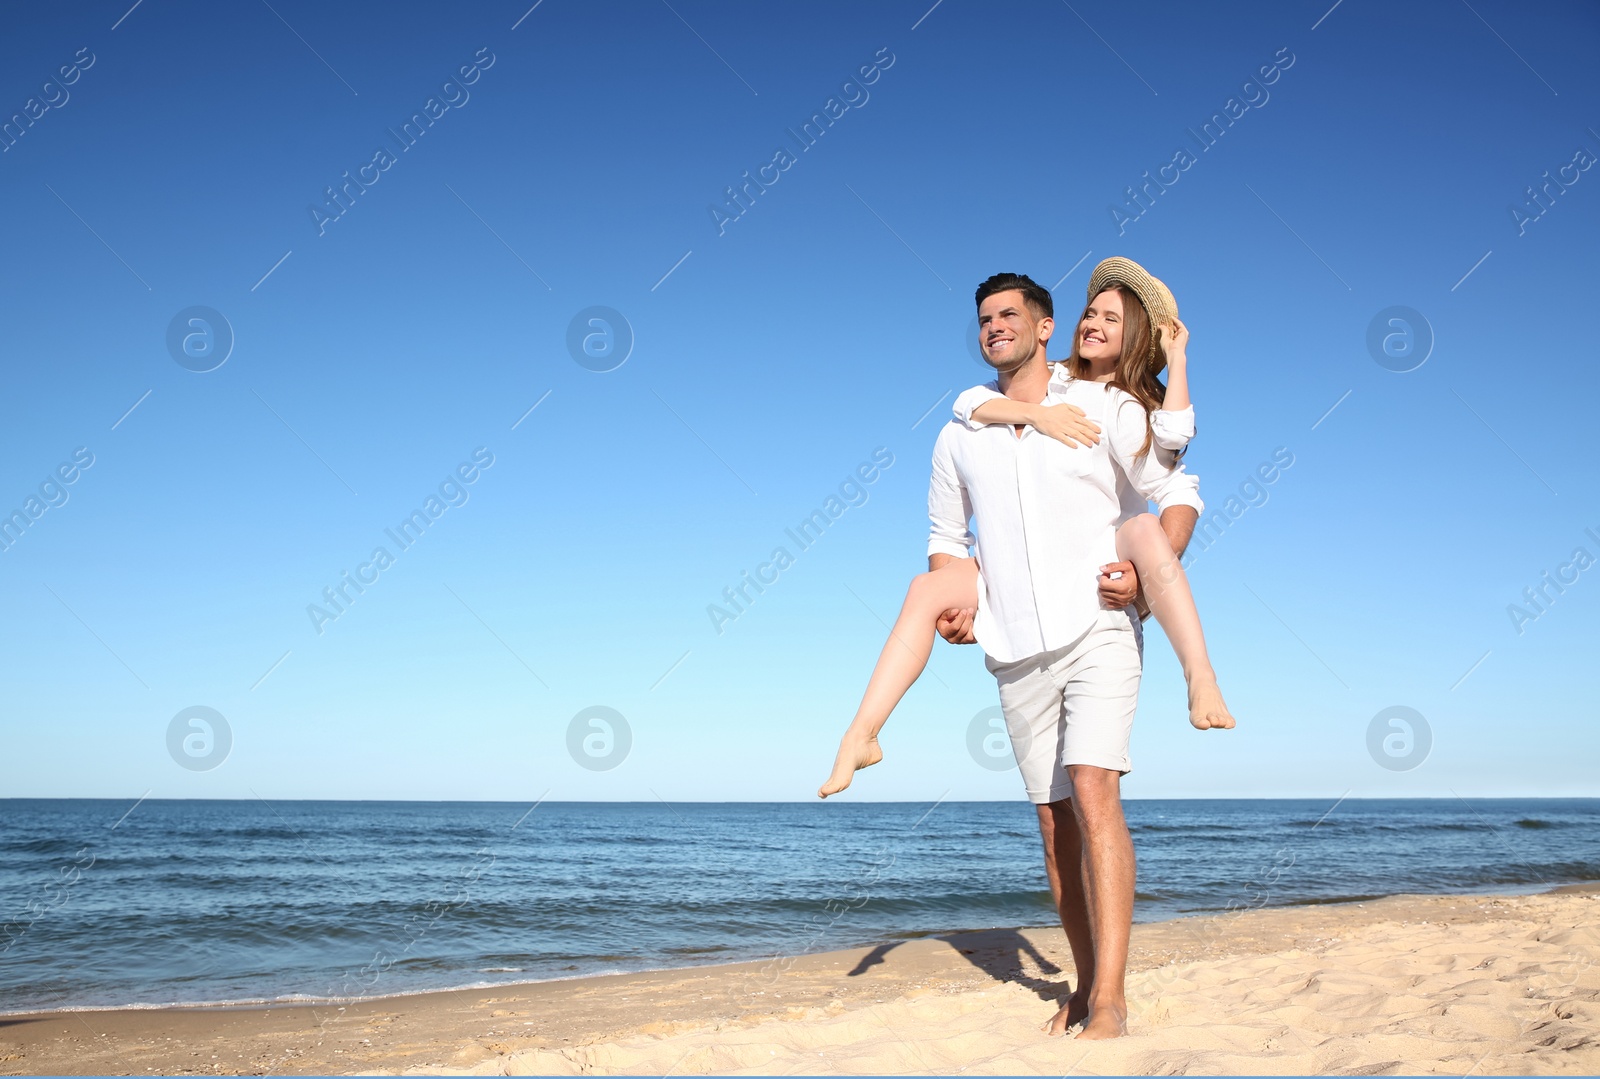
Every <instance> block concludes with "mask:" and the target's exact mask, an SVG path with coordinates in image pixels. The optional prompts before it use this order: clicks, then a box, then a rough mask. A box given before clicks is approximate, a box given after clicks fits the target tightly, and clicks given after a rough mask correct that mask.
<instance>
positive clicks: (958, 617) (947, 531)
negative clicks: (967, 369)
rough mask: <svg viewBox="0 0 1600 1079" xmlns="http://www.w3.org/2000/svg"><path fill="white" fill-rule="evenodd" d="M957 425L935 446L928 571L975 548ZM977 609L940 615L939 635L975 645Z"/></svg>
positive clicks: (929, 499) (930, 484) (931, 489)
mask: <svg viewBox="0 0 1600 1079" xmlns="http://www.w3.org/2000/svg"><path fill="white" fill-rule="evenodd" d="M951 430H953V428H950V427H947V428H946V429H945V431H944V432H941V433H940V435H939V440H938V441H937V442H935V443H934V445H933V471H932V474H931V476H930V477H929V479H928V523H929V529H928V570H929V572H932V571H934V570H936V569H938V568H940V567H941V566H945V565H948V564H950V563H951V562H954V561H955V560H956V559H958V558H961V557H963V556H965V555H966V554H967V553H968V551H969V550H970V549H971V547H972V543H973V536H972V532H971V530H970V529H968V528H967V522H968V521H969V520H971V518H972V500H971V499H970V498H968V497H967V492H966V489H965V488H964V487H963V486H962V485H961V478H960V476H959V475H957V473H956V468H955V460H954V458H953V457H952V456H951V453H950V446H949V443H948V441H947V439H948V438H949V437H950V435H949V432H950V431H951ZM976 613H977V612H976V611H971V610H968V611H946V612H944V613H943V614H941V615H940V616H939V621H938V623H937V628H938V631H939V636H941V637H943V638H944V639H945V640H947V641H949V642H950V643H951V644H975V643H976V642H977V638H976V637H974V636H973V634H972V616H973V615H974V614H976Z"/></svg>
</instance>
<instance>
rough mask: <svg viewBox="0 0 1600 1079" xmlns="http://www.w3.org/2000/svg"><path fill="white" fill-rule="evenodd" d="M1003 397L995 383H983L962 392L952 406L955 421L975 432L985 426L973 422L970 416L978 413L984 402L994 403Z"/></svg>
mask: <svg viewBox="0 0 1600 1079" xmlns="http://www.w3.org/2000/svg"><path fill="white" fill-rule="evenodd" d="M1004 396H1005V394H1003V393H1001V392H1000V384H999V383H997V382H985V383H984V384H983V385H982V386H974V387H972V388H971V389H970V390H962V391H961V396H960V397H957V398H956V403H955V406H954V411H955V414H956V419H958V420H960V421H961V422H962V424H964V425H965V426H966V427H968V428H969V429H971V430H973V431H976V430H978V428H980V427H983V426H985V425H984V424H981V423H978V422H976V421H975V420H973V418H972V414H973V413H974V412H976V411H978V409H979V407H981V406H982V405H983V404H984V402H986V401H994V400H997V399H999V398H1001V397H1004Z"/></svg>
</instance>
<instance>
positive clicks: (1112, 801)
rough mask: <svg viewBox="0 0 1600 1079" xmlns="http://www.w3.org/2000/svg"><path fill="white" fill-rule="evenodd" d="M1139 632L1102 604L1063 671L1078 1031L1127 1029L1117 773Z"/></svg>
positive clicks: (1129, 868) (1100, 1033) (1123, 853)
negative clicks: (1077, 929) (1075, 863)
mask: <svg viewBox="0 0 1600 1079" xmlns="http://www.w3.org/2000/svg"><path fill="white" fill-rule="evenodd" d="M1142 657H1143V635H1142V634H1141V633H1140V632H1139V631H1138V629H1137V623H1135V622H1133V620H1132V618H1131V616H1130V615H1129V614H1128V613H1127V612H1126V611H1115V612H1113V611H1107V612H1105V613H1104V614H1102V616H1101V618H1100V622H1099V624H1098V625H1097V627H1096V628H1095V630H1094V631H1092V632H1091V633H1090V634H1088V635H1087V636H1086V637H1085V638H1084V640H1083V641H1082V642H1080V644H1079V646H1078V647H1077V648H1075V649H1074V650H1073V655H1072V656H1071V658H1070V660H1069V661H1068V663H1067V664H1066V665H1065V669H1064V670H1063V672H1062V673H1064V674H1065V675H1066V679H1065V685H1064V687H1063V692H1062V700H1063V706H1064V715H1065V719H1066V723H1065V728H1064V731H1063V743H1062V755H1061V760H1062V762H1063V763H1064V764H1065V765H1066V772H1067V775H1068V786H1069V787H1070V789H1071V791H1072V803H1071V804H1072V811H1073V814H1074V815H1075V816H1076V818H1077V823H1078V831H1079V833H1080V835H1081V840H1080V842H1081V844H1082V851H1083V854H1082V858H1081V859H1080V864H1081V866H1082V869H1083V891H1084V898H1085V905H1086V906H1087V908H1088V912H1089V930H1090V934H1091V937H1092V938H1093V941H1094V984H1093V985H1091V986H1090V989H1089V1018H1088V1019H1087V1020H1085V1022H1084V1024H1083V1030H1082V1031H1081V1032H1080V1033H1079V1034H1078V1037H1080V1038H1115V1037H1118V1036H1120V1035H1122V1034H1126V1033H1127V1021H1128V1002H1127V997H1126V991H1125V988H1124V978H1125V976H1126V972H1127V965H1128V937H1129V935H1130V932H1131V930H1132V928H1133V887H1134V876H1135V869H1134V858H1133V837H1132V836H1130V835H1129V834H1128V823H1127V821H1126V819H1124V817H1123V815H1122V776H1123V774H1124V773H1126V772H1127V771H1128V770H1129V769H1130V768H1131V767H1132V765H1131V763H1130V762H1129V759H1128V742H1129V739H1130V737H1131V735H1132V733H1133V716H1134V711H1135V709H1136V708H1137V707H1138V703H1139V676H1140V673H1141V664H1142Z"/></svg>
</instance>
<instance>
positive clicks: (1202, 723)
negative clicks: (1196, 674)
mask: <svg viewBox="0 0 1600 1079" xmlns="http://www.w3.org/2000/svg"><path fill="white" fill-rule="evenodd" d="M1189 722H1190V723H1192V724H1194V726H1195V728H1196V729H1197V730H1202V731H1204V730H1210V729H1212V728H1216V729H1218V730H1226V729H1227V728H1229V727H1232V726H1233V716H1232V715H1231V714H1230V713H1229V712H1228V705H1227V703H1226V702H1225V701H1223V699H1222V690H1221V689H1219V688H1218V687H1217V680H1216V679H1215V678H1210V679H1203V678H1197V679H1195V680H1194V681H1193V682H1192V683H1190V685H1189Z"/></svg>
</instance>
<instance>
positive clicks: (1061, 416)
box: [1033, 405, 1100, 447]
mask: <svg viewBox="0 0 1600 1079" xmlns="http://www.w3.org/2000/svg"><path fill="white" fill-rule="evenodd" d="M1033 426H1034V429H1035V430H1037V431H1038V432H1039V433H1040V434H1044V435H1049V436H1050V437H1051V438H1054V439H1057V440H1058V441H1061V442H1065V443H1066V444H1067V445H1069V446H1074V447H1076V446H1077V445H1078V444H1079V443H1082V444H1083V445H1085V446H1093V445H1094V444H1096V443H1097V442H1099V441H1100V428H1099V426H1098V425H1097V424H1096V423H1095V422H1094V421H1093V420H1090V419H1089V418H1088V417H1086V416H1085V415H1084V414H1083V409H1081V408H1079V407H1078V406H1077V405H1040V406H1039V410H1038V413H1037V415H1035V417H1034V419H1033Z"/></svg>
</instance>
